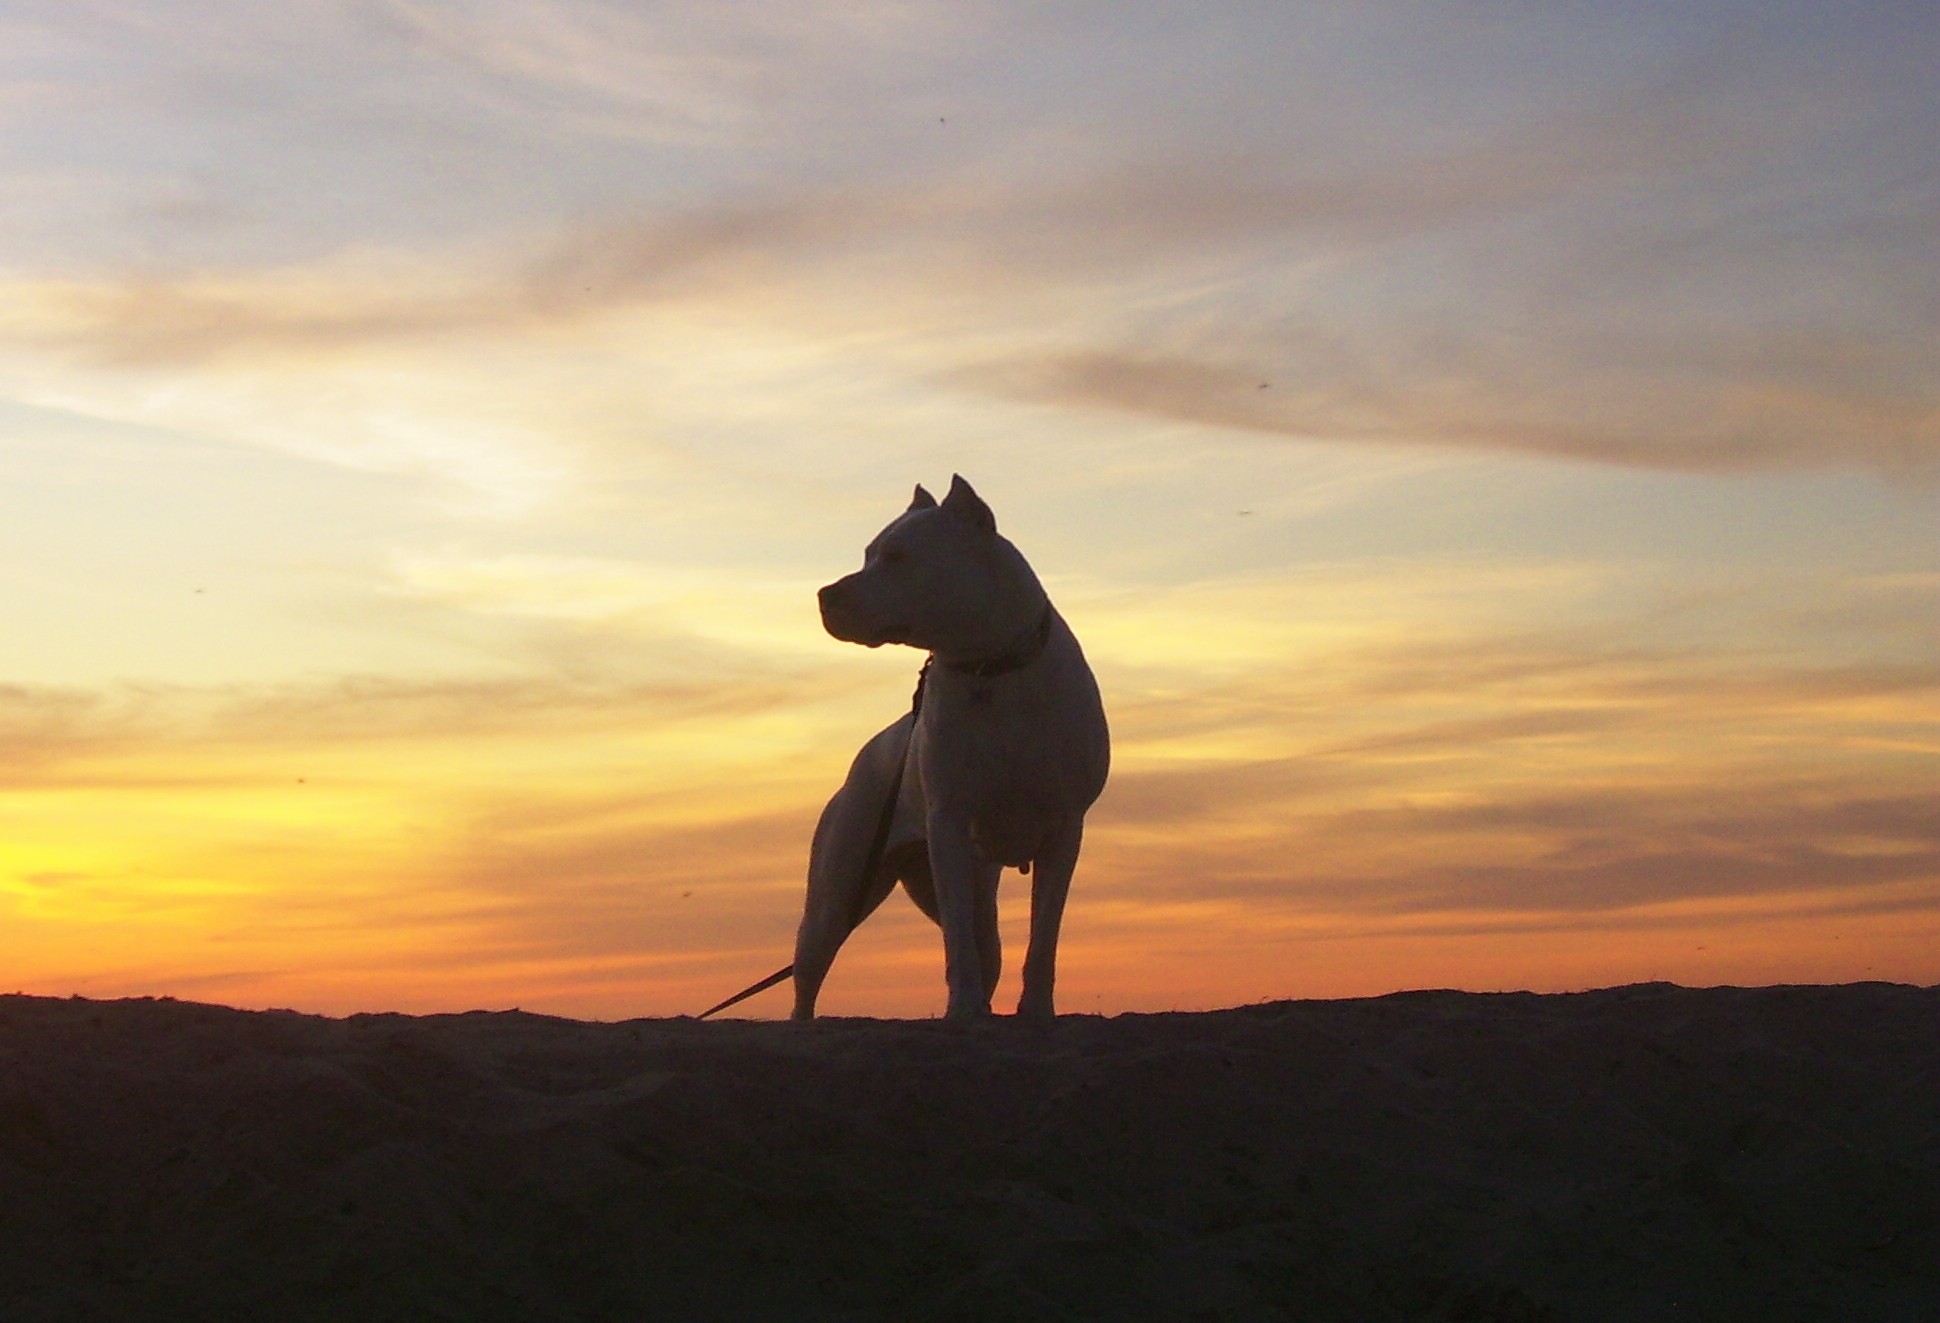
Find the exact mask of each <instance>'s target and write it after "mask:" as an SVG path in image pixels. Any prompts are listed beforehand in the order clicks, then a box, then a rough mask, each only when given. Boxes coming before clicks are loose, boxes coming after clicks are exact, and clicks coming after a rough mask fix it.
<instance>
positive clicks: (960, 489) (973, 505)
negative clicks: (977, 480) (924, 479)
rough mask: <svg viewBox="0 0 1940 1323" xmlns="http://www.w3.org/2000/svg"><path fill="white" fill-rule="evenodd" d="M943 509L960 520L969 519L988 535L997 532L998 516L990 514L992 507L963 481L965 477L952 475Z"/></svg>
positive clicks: (957, 474)
mask: <svg viewBox="0 0 1940 1323" xmlns="http://www.w3.org/2000/svg"><path fill="white" fill-rule="evenodd" d="M943 508H944V509H945V510H948V511H949V512H950V513H951V514H953V515H955V516H957V518H959V519H967V520H969V521H970V523H971V524H972V525H974V526H975V527H977V528H980V529H982V530H983V531H984V532H986V533H995V532H996V531H997V516H996V515H994V514H992V513H990V507H989V506H987V505H985V504H984V503H983V497H981V496H979V495H977V493H976V492H975V491H974V490H973V489H972V488H971V486H970V484H969V483H967V482H965V481H964V480H963V475H962V474H960V473H953V474H951V475H950V494H949V495H948V496H945V497H944V498H943Z"/></svg>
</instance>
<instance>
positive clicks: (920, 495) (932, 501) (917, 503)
mask: <svg viewBox="0 0 1940 1323" xmlns="http://www.w3.org/2000/svg"><path fill="white" fill-rule="evenodd" d="M909 508H910V509H911V510H934V509H936V498H935V497H934V496H932V495H930V494H929V493H928V492H926V491H924V490H923V484H922V483H920V482H919V483H917V484H916V495H914V496H912V497H910V498H909Z"/></svg>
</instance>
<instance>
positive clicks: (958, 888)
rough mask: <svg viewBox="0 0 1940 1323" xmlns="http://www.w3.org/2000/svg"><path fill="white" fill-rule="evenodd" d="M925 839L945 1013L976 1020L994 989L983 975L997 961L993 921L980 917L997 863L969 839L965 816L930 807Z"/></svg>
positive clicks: (990, 903)
mask: <svg viewBox="0 0 1940 1323" xmlns="http://www.w3.org/2000/svg"><path fill="white" fill-rule="evenodd" d="M929 839H930V873H931V875H932V877H933V878H934V879H935V883H936V918H937V923H938V924H939V925H940V926H941V927H942V929H943V978H944V981H945V982H946V983H948V984H949V988H950V1006H949V1010H948V1011H947V1012H946V1014H947V1015H948V1017H949V1018H950V1019H952V1020H970V1019H977V1018H979V1017H982V1016H986V1015H989V1014H990V994H991V992H992V991H993V990H994V988H993V986H992V983H994V979H993V980H990V982H986V979H987V977H988V975H989V972H990V970H991V969H992V968H993V967H994V966H995V964H996V962H997V959H998V953H997V951H996V949H995V946H996V924H995V923H994V922H992V923H989V924H987V925H986V924H985V923H984V922H982V915H983V914H984V912H985V910H986V909H988V910H990V911H991V912H992V915H993V917H994V911H995V905H996V895H997V875H998V874H999V873H1000V872H1001V871H1002V867H1001V865H998V864H993V863H991V862H990V861H989V860H987V859H985V858H984V857H983V852H982V851H980V850H979V849H977V846H976V842H975V841H974V840H972V838H971V835H970V822H969V819H967V818H966V817H964V816H963V815H962V814H960V813H956V812H953V811H952V810H950V809H947V808H932V809H931V810H930V813H929ZM984 928H987V929H988V932H987V937H988V940H989V941H990V943H991V946H992V950H991V952H990V953H989V955H988V956H986V955H985V953H984V952H983V951H981V950H980V949H979V944H978V940H977V939H978V932H979V929H984ZM986 960H988V961H989V962H990V963H989V964H986V963H985V962H986Z"/></svg>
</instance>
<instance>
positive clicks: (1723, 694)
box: [0, 0, 1940, 1019]
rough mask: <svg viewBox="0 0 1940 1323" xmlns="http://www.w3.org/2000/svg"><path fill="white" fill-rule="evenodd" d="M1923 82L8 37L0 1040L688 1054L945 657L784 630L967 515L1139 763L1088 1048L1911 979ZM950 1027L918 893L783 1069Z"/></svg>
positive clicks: (832, 13) (1937, 473)
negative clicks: (822, 1036)
mask: <svg viewBox="0 0 1940 1323" xmlns="http://www.w3.org/2000/svg"><path fill="white" fill-rule="evenodd" d="M1935 67H1940V18H1937V17H1936V15H1935V12H1934V10H1933V8H1932V6H1931V4H1930V3H1929V0H1913V2H1909V3H1885V2H1883V0H1882V2H1877V3H1873V2H1867V0H1862V2H1861V3H1858V4H1855V5H1847V6H1839V7H1837V8H1836V9H1835V8H1832V7H1827V6H1823V5H1809V4H1802V3H1790V2H1788V0H1755V2H1754V0H1719V2H1718V3H1711V4H1705V5H1687V4H1661V3H1637V4H1628V5H1607V4H1588V3H1561V2H1556V3H1534V2H1531V3H1524V4H1506V3H1482V2H1480V0H1441V2H1439V3H1433V4H1429V3H1400V2H1396V3H1381V2H1371V3H1318V2H1310V0H1272V2H1271V3H1259V4H1250V3H1217V4H1204V3H1195V4H1179V3H1147V2H1144V0H1114V3H1109V4H1104V3H1090V4H1087V3H1067V4H1054V5H1037V4H999V3H983V2H982V0H955V2H953V3H947V4H946V3H933V4H928V3H886V2H884V3H874V2H870V0H859V2H858V3H852V4H832V3H786V4H784V3H779V0H750V2H748V3H723V4H716V5H684V4H654V3H645V2H634V3H598V2H596V0H468V2H466V3H458V2H457V0H449V2H446V0H338V2H336V3H330V2H326V0H288V2H287V3H281V4H277V5H261V4H255V3H243V2H242V0H195V3H194V4H189V3H187V2H186V0H147V2H146V3H116V2H114V0H44V2H43V0H0V621H4V623H5V628H4V630H0V986H5V987H7V988H17V989H19V990H21V991H26V992H32V993H42V994H51V995H67V994H71V993H79V994H83V995H88V996H103V997H105V996H124V995H157V996H161V995H166V996H175V997H182V998H193V999H197V1000H207V1001H219V1002H225V1003H229V1004H233V1005H242V1006H291V1007H296V1008H299V1009H304V1010H312V1011H322V1012H327V1013H333V1014H339V1013H347V1012H351V1011H365V1010H402V1011H411V1012H428V1011H442V1010H462V1009H468V1008H473V1007H492V1008H502V1007H510V1006H521V1007H523V1008H525V1009H527V1010H535V1011H546V1012H552V1013H558V1014H568V1015H577V1016H588V1017H596V1018H604V1019H616V1018H624V1017H628V1016H635V1015H672V1014H681V1013H692V1012H694V1011H697V1010H699V1009H701V1008H703V1007H705V1006H707V1005H710V1004H712V1003H713V1002H714V1001H716V1000H718V999H719V998H720V997H723V996H726V995H727V994H728V993H729V992H732V991H734V990H735V989H736V988H739V987H741V986H743V985H745V984H746V983H749V982H751V981H753V980H754V979H755V978H757V977H759V976H761V975H763V974H766V973H767V972H769V971H770V970H772V969H774V968H776V967H778V966H780V965H782V964H785V963H786V962H787V960H788V958H789V955H790V949H791V946H792V940H793V932H794V926H795V923H796V921H797V920H798V918H799V914H800V904H801V890H802V879H803V875H804V870H805V866H806V857H807V847H808V840H809V835H810V832H811V830H812V829H813V825H814V822H815V819H816V816H817V814H818V813H819V812H820V809H821V806H822V804H823V803H824V802H825V801H826V799H827V797H828V796H829V795H830V794H831V793H832V792H833V791H834V789H835V787H836V786H837V785H838V784H839V783H840V781H841V779H842V776H843V774H844V772H845V770H846V768H847V765H848V762H849V760H850V758H851V757H853V755H854V752H855V750H856V749H857V748H858V747H859V746H860V745H861V743H862V742H863V741H864V740H865V739H866V738H867V737H868V736H869V735H871V734H872V733H874V732H875V731H876V730H877V729H879V728H880V727H881V726H883V725H885V724H887V723H888V722H889V721H891V720H892V719H894V718H895V717H896V716H898V715H899V714H900V713H901V712H902V711H903V710H904V707H905V705H906V703H907V701H908V694H909V690H910V685H911V683H912V681H913V678H914V674H915V670H916V667H917V665H918V664H919V662H920V657H919V656H918V655H917V654H915V653H913V652H911V651H909V650H907V649H896V648H885V649H881V650H879V651H868V650H864V649H860V648H856V647H853V646H849V645H844V644H841V643H838V642H836V641H835V640H833V639H831V638H829V637H828V636H827V635H826V634H825V633H824V632H823V631H822V630H821V628H820V624H819V621H818V618H817V615H816V611H815V599H814V590H815V588H816V587H817V586H818V585H820V584H823V583H826V582H829V581H831V580H833V579H835V578H837V577H839V576H840V575H842V574H844V573H847V572H848V571H850V570H852V569H853V568H855V567H856V565H857V564H858V563H859V560H860V554H861V548H862V546H863V544H864V543H866V542H867V541H868V540H869V539H870V538H871V537H872V536H873V535H874V534H875V532H876V531H877V530H878V529H879V528H880V527H881V526H882V525H883V524H884V523H886V522H887V521H888V520H889V519H891V518H893V517H894V516H895V515H896V514H897V513H898V512H899V511H900V510H901V509H902V508H903V506H904V505H905V504H906V503H907V501H908V499H909V493H910V490H911V487H912V485H913V484H915V483H917V482H922V483H925V484H927V485H929V486H930V487H931V489H932V490H939V491H940V490H941V489H942V488H943V487H944V486H947V484H948V483H949V480H950V476H951V474H953V473H961V474H963V475H964V476H965V477H966V478H968V479H970V480H971V481H972V482H973V483H975V484H976V486H977V488H978V490H979V491H980V492H981V493H982V495H983V496H984V497H985V498H986V500H988V501H989V503H990V504H991V506H992V507H993V508H994V509H995V511H996V514H997V519H998V524H999V528H1000V529H1001V530H1002V531H1003V532H1004V533H1005V534H1006V535H1007V536H1009V537H1010V538H1011V539H1012V540H1013V541H1014V542H1015V543H1016V544H1017V545H1018V546H1019V548H1020V549H1021V550H1023V552H1024V553H1025V555H1026V556H1027V557H1029V558H1030V559H1031V561H1032V563H1033V564H1034V566H1035V567H1036V568H1037V570H1038V571H1039V573H1040V575H1041V576H1042V577H1043V579H1044V581H1045V583H1046V585H1047V587H1048V588H1049V590H1050V592H1051V594H1052V596H1053V598H1054V599H1055V601H1056V602H1057V604H1058V606H1059V608H1060V609H1061V611H1062V612H1063V614H1064V615H1065V616H1066V618H1067V619H1068V620H1069V621H1070V622H1071V624H1072V626H1073V628H1074V630H1075V631H1076V633H1077V634H1078V636H1079V638H1080V639H1081V640H1082V642H1083V644H1084V646H1085V649H1086V651H1087V654H1088V656H1089V657H1090V659H1091V661H1092V664H1093V667H1094V669H1095V670H1096V672H1097V674H1098V677H1099V680H1100V684H1101V687H1102V689H1103V691H1104V695H1105V700H1106V706H1107V711H1108V713H1109V716H1110V719H1111V723H1112V728H1113V736H1114V767H1113V775H1112V781H1111V784H1110V786H1109V787H1108V789H1107V790H1106V792H1105V795H1104V797H1103V799H1101V800H1100V802H1099V803H1098V805H1097V806H1096V808H1095V809H1094V810H1093V813H1092V815H1091V818H1090V819H1089V823H1088V832H1087V844H1086V852H1085V855H1084V857H1083V859H1082V861H1081V862H1080V865H1079V871H1078V875H1077V879H1076V882H1075V885H1074V889H1073V893H1072V900H1071V905H1070V909H1069V911H1068V912H1067V919H1066V924H1065V939H1064V943H1063V947H1062V956H1061V960H1060V978H1059V997H1060V1006H1061V1009H1064V1010H1067V1011H1078V1012H1102V1013H1117V1012H1123V1011H1151V1010H1168V1009H1204V1008H1212V1007H1219V1006H1230V1005H1240V1004H1247V1003H1251V1002H1258V1001H1263V1000H1270V999H1277V998H1285V997H1334V996H1358V995H1370V994H1378V993H1382V992H1387V991H1392V990H1396V989H1402V988H1418V987H1461V988H1469V989H1476V990H1492V989H1521V988H1527V989H1534V990H1537V991H1557V990H1566V989H1573V988H1586V987H1595V986H1603V985H1609V984H1615V983H1626V982H1636V981H1642V980H1651V979H1671V980H1676V981H1679V982H1683V983H1691V984H1718V983H1740V984H1764V983H1779V982H1827V981H1849V980H1857V979H1891V980H1898V981H1906V982H1915V983H1925V984H1931V983H1935V982H1940V225H1936V224H1935V223H1934V218H1935V216H1936V215H1940V80H1935V79H1934V78H1933V77H1932V70H1933V69H1934V68H1935ZM1006 877H1007V881H1006V883H1005V886H1004V892H1003V896H1004V915H1005V931H1006V933H1007V935H1008V938H1009V943H1008V946H1007V957H1008V958H1007V970H1006V977H1005V982H1004V984H1003V985H1002V989H1001V990H1000V992H999V1002H1000V1005H1001V1004H1002V1003H1005V1002H1008V1001H1010V1000H1013V999H1014V997H1015V989H1016V975H1015V970H1016V967H1017V965H1018V964H1019V961H1020V958H1021V952H1022V946H1021V937H1022V925H1023V919H1024V915H1025V912H1026V909H1027V904H1026V901H1025V896H1026V894H1027V891H1026V886H1027V884H1026V882H1025V881H1024V879H1021V878H1019V877H1018V876H1017V875H1016V874H1007V875H1006ZM943 992H944V989H943V983H942V964H941V946H940V942H939V940H938V938H937V936H936V934H935V930H934V929H933V928H931V927H930V925H929V924H928V923H927V921H926V920H924V919H923V918H922V917H921V916H920V915H919V914H918V913H917V912H916V910H915V909H914V907H913V906H911V905H910V904H908V903H907V901H906V900H904V899H902V898H900V897H898V898H895V899H893V900H892V901H891V902H890V904H888V905H886V906H885V907H884V909H883V910H882V911H880V912H879V913H878V915H877V916H876V917H875V918H874V919H872V920H871V921H870V922H869V924H868V925H866V926H865V927H864V928H863V929H862V930H861V931H860V932H858V933H857V935H856V936H855V937H854V938H853V939H852V940H851V942H850V944H849V946H848V947H847V948H846V949H845V951H844V952H843V955H842V957H841V959H840V960H839V961H838V963H837V965H836V968H835V971H834V973H833V974H832V976H831V978H830V981H829V984H828V987H827V989H826V990H825V993H824V996H823V1001H822V1006H823V1009H824V1011H825V1012H832V1013H837V1014H869V1015H929V1014H935V1013H937V1012H939V1011H940V1010H941V1007H942V1004H943ZM786 1008H787V1007H786V997H785V995H784V993H782V992H773V993H769V994H765V996H764V997H763V998H762V999H758V1000H756V1001H752V1002H749V1003H748V1004H747V1005H746V1007H745V1008H743V1009H744V1010H745V1013H747V1014H749V1015H755V1016H768V1015H777V1014H782V1013H785V1011H786Z"/></svg>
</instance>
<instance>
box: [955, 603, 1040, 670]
mask: <svg viewBox="0 0 1940 1323" xmlns="http://www.w3.org/2000/svg"><path fill="white" fill-rule="evenodd" d="M1055 614H1056V613H1055V612H1054V611H1052V610H1051V599H1050V598H1048V597H1047V598H1045V599H1044V607H1043V609H1042V610H1040V611H1039V612H1038V613H1037V621H1036V623H1035V624H1033V625H1032V626H1031V627H1030V629H1029V630H1027V631H1026V632H1025V633H1024V635H1023V636H1022V637H1021V638H1018V639H1016V640H1015V641H1014V642H1013V643H1012V644H1011V645H1010V646H1009V647H1006V648H1004V649H1002V650H1001V651H999V652H995V653H992V654H989V655H987V656H984V657H981V658H977V659H974V660H964V659H961V658H956V657H945V656H943V655H942V654H940V653H939V654H937V660H939V661H941V662H942V663H943V664H944V665H945V666H947V667H948V668H949V669H951V670H953V671H960V672H962V673H963V674H965V675H969V676H974V677H975V678H977V679H979V680H994V679H996V678H997V677H998V676H1000V675H1009V674H1010V673H1011V672H1012V671H1021V670H1023V669H1024V668H1025V667H1026V666H1029V665H1030V664H1031V663H1032V662H1034V661H1036V660H1037V659H1038V658H1039V657H1042V656H1043V655H1044V649H1045V646H1046V645H1047V644H1049V643H1050V641H1051V619H1052V617H1053V616H1054V615H1055Z"/></svg>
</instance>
